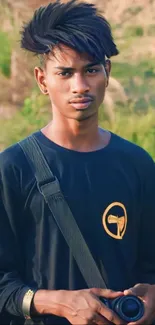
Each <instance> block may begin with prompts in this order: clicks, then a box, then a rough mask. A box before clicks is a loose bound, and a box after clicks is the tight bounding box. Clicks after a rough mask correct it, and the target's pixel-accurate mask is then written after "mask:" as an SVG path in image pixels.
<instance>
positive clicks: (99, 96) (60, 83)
mask: <svg viewBox="0 0 155 325" xmlns="http://www.w3.org/2000/svg"><path fill="white" fill-rule="evenodd" d="M109 71H110V66H109V64H107V65H106V70H105V67H104V66H103V65H102V64H100V63H98V62H94V61H92V60H91V59H90V58H89V57H88V55H83V54H82V55H80V54H79V53H77V52H76V51H74V50H72V49H71V48H69V47H67V46H62V47H61V48H59V47H56V48H55V50H54V55H53V54H50V55H49V56H48V58H47V60H46V64H45V68H44V69H43V70H42V69H40V68H35V75H36V79H37V82H38V84H39V87H40V88H41V90H42V91H43V89H45V88H46V90H47V92H48V94H49V97H50V100H51V103H52V109H53V115H54V114H57V115H61V117H63V118H67V119H74V120H77V121H81V120H85V119H88V118H90V117H91V116H93V115H98V108H99V106H100V105H101V103H102V102H103V98H104V94H105V89H106V86H107V84H108V75H109Z"/></svg>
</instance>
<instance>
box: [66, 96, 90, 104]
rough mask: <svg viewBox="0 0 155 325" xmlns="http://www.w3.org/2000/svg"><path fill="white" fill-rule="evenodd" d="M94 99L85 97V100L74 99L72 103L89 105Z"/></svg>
mask: <svg viewBox="0 0 155 325" xmlns="http://www.w3.org/2000/svg"><path fill="white" fill-rule="evenodd" d="M92 101H93V100H92V98H91V97H85V98H75V99H72V100H70V103H71V104H72V103H74V104H76V103H88V102H92Z"/></svg>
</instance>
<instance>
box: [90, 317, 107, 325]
mask: <svg viewBox="0 0 155 325" xmlns="http://www.w3.org/2000/svg"><path fill="white" fill-rule="evenodd" d="M90 324H97V325H111V322H109V321H108V320H107V319H106V318H105V317H103V316H101V315H99V314H95V315H94V318H93V320H92V321H91V323H90Z"/></svg>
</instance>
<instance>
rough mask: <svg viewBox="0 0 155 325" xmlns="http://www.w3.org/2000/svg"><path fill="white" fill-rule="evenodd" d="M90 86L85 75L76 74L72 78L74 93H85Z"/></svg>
mask: <svg viewBox="0 0 155 325" xmlns="http://www.w3.org/2000/svg"><path fill="white" fill-rule="evenodd" d="M89 90H90V87H89V84H88V82H87V80H86V77H85V76H82V75H81V74H75V75H74V78H73V80H72V93H74V94H75V93H76V94H83V93H87V92H89Z"/></svg>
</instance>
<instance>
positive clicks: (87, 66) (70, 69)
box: [55, 62, 101, 71]
mask: <svg viewBox="0 0 155 325" xmlns="http://www.w3.org/2000/svg"><path fill="white" fill-rule="evenodd" d="M100 64H101V63H100V62H92V63H88V64H86V65H85V66H84V67H83V68H84V69H85V68H91V67H93V66H95V65H100ZM55 69H59V70H67V71H73V70H75V68H71V67H63V66H60V67H59V66H58V67H55Z"/></svg>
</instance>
